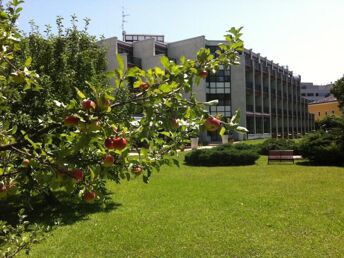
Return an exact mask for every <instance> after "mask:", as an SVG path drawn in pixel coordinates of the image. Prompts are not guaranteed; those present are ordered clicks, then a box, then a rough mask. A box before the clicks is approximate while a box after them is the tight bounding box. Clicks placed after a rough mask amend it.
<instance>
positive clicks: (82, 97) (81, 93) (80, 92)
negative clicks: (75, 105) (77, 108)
mask: <svg viewBox="0 0 344 258" xmlns="http://www.w3.org/2000/svg"><path fill="white" fill-rule="evenodd" d="M74 88H75V90H76V94H78V96H79V98H81V99H86V96H85V94H84V93H83V92H82V91H81V90H79V89H78V88H77V87H74Z"/></svg>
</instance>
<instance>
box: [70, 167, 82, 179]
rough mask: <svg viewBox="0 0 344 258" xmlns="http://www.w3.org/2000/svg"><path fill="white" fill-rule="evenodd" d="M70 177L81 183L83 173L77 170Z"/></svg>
mask: <svg viewBox="0 0 344 258" xmlns="http://www.w3.org/2000/svg"><path fill="white" fill-rule="evenodd" d="M72 176H73V178H74V179H75V180H76V181H77V182H81V181H82V180H83V179H84V172H83V171H82V170H81V169H79V168H77V169H74V170H73V172H72Z"/></svg>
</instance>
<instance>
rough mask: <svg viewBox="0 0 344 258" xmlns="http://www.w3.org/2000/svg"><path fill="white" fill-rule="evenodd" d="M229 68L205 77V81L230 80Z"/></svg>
mask: <svg viewBox="0 0 344 258" xmlns="http://www.w3.org/2000/svg"><path fill="white" fill-rule="evenodd" d="M230 81H231V78H230V70H219V71H217V72H216V73H215V74H210V75H209V76H208V77H207V82H230Z"/></svg>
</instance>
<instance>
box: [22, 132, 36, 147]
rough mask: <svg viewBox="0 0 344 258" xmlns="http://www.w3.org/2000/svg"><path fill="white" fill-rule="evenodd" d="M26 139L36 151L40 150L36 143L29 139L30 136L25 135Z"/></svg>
mask: <svg viewBox="0 0 344 258" xmlns="http://www.w3.org/2000/svg"><path fill="white" fill-rule="evenodd" d="M24 139H25V140H27V141H28V142H29V143H30V144H31V146H32V147H33V148H34V149H37V148H38V146H37V144H36V143H35V142H34V141H32V140H31V139H30V138H29V136H28V135H25V136H24Z"/></svg>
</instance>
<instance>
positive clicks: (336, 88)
mask: <svg viewBox="0 0 344 258" xmlns="http://www.w3.org/2000/svg"><path fill="white" fill-rule="evenodd" d="M331 93H332V94H333V95H334V96H335V97H336V98H337V100H338V102H339V106H340V107H341V108H342V109H343V108H344V76H343V77H342V78H340V79H338V80H337V81H336V82H335V83H334V85H333V87H332V89H331Z"/></svg>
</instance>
